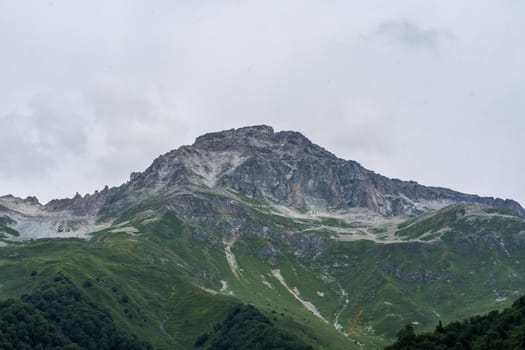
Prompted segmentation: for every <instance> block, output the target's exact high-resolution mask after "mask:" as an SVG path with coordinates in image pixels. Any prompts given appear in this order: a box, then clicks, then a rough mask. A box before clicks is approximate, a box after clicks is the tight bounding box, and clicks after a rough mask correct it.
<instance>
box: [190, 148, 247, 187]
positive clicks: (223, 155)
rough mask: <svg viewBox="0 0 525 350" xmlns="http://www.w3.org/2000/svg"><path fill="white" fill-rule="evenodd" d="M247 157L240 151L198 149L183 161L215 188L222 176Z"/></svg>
mask: <svg viewBox="0 0 525 350" xmlns="http://www.w3.org/2000/svg"><path fill="white" fill-rule="evenodd" d="M246 159H248V157H246V156H243V155H242V154H241V153H240V152H233V151H227V152H213V151H203V150H197V152H195V153H191V154H188V155H187V156H186V157H185V158H184V159H183V162H184V164H185V165H186V166H187V167H188V168H189V169H190V170H191V171H193V172H194V173H195V174H196V175H198V176H199V177H200V178H201V180H202V182H203V183H204V184H205V185H206V186H208V187H210V188H213V187H215V185H216V184H217V181H218V180H219V179H220V178H221V177H222V176H224V175H227V174H230V173H232V172H233V171H234V170H235V169H236V168H237V167H238V166H239V165H241V164H242V163H244V161H245V160H246Z"/></svg>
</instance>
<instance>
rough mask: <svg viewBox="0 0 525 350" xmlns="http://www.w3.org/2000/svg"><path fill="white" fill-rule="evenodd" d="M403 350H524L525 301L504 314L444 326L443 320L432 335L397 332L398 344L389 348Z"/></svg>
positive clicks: (488, 315) (469, 319) (498, 313)
mask: <svg viewBox="0 0 525 350" xmlns="http://www.w3.org/2000/svg"><path fill="white" fill-rule="evenodd" d="M401 349H414V350H417V349H421V350H423V349H428V350H432V349H443V350H444V349H502V350H503V349H509V350H510V349H525V298H524V297H520V298H519V299H518V300H517V301H516V302H514V303H513V304H512V307H511V308H507V309H505V310H503V312H498V310H494V311H492V312H490V313H489V314H487V315H483V316H475V317H471V318H468V319H465V320H464V321H463V322H457V321H456V322H452V323H450V324H448V325H446V326H445V327H443V325H442V324H441V321H440V322H439V323H438V325H437V326H436V329H435V330H434V332H432V333H422V334H418V335H416V334H415V333H414V328H413V327H412V326H411V325H407V326H405V328H403V329H402V330H401V331H400V332H399V333H398V341H397V342H395V343H394V344H392V345H391V346H389V347H387V348H386V350H401Z"/></svg>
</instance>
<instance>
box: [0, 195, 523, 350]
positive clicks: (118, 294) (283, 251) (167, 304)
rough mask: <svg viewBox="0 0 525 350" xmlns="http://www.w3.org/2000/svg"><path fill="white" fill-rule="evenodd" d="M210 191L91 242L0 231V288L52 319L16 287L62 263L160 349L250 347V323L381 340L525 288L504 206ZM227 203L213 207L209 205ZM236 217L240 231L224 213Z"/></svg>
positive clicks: (272, 334)
mask: <svg viewBox="0 0 525 350" xmlns="http://www.w3.org/2000/svg"><path fill="white" fill-rule="evenodd" d="M228 196H229V197H228ZM217 197H220V196H218V195H217V194H216V193H211V192H210V193H207V194H205V197H204V198H205V199H199V200H201V202H198V201H197V200H196V199H195V200H194V199H192V200H194V202H192V203H191V205H192V208H193V209H192V210H193V211H192V213H196V214H195V215H196V216H194V217H190V216H184V215H176V214H175V213H174V212H173V211H171V210H166V209H164V208H165V207H164V206H162V205H160V204H159V205H158V206H157V207H155V206H147V207H144V205H143V207H136V208H134V207H130V208H129V209H128V210H126V211H125V212H123V214H122V215H121V216H120V217H119V218H117V219H115V220H113V222H112V224H111V225H110V226H108V227H105V228H104V229H102V230H100V231H98V232H95V233H93V234H92V235H90V239H88V240H85V239H75V238H69V239H40V240H34V241H29V242H27V241H26V242H21V241H17V240H16V239H6V238H2V239H1V240H2V242H3V245H4V246H3V247H0V275H1V276H2V280H1V281H0V299H1V300H6V299H8V298H15V299H18V300H22V301H23V302H24V303H26V304H24V307H33V308H36V309H37V310H38V312H40V314H39V315H40V316H41V317H43V318H44V320H47V321H49V319H48V318H47V316H46V314H45V312H46V311H45V310H41V309H39V308H38V307H36V306H35V305H34V303H31V302H30V301H31V300H30V299H28V298H27V296H24V295H36V294H35V293H37V294H38V293H39V292H38V291H39V290H41V288H42V285H44V284H46V283H49V281H53V280H54V278H55V277H56V276H57V274H59V275H60V276H66V277H67V281H68V283H70V284H71V286H74V288H76V289H78V290H80V291H81V295H82V298H85V300H87V301H89V303H92V304H93V305H96V307H97V308H98V309H100V310H103V312H104V313H106V314H107V315H108V317H110V318H111V320H112V322H113V324H114V326H115V329H118V330H119V332H122V334H131V335H134V336H136V339H137V341H140V342H145V343H147V344H150V345H151V346H152V347H153V348H155V349H187V348H200V349H208V348H210V349H219V348H221V347H222V348H235V346H238V347H239V348H242V347H243V346H248V347H254V348H257V346H256V345H254V344H253V343H249V342H247V341H249V340H250V339H252V337H248V338H246V337H245V338H242V335H246V334H252V333H250V332H252V331H253V332H254V333H253V334H255V333H258V332H259V331H255V329H258V330H260V332H262V334H266V335H267V337H266V336H265V337H263V338H262V339H261V342H260V344H263V342H264V341H268V342H270V343H271V342H277V341H281V344H288V345H282V346H284V348H286V346H295V347H296V348H298V349H302V348H309V347H311V348H313V349H352V348H355V349H358V348H367V349H377V348H380V347H383V346H385V345H386V344H388V343H389V342H391V341H392V340H393V339H395V337H396V334H397V332H398V330H399V329H400V328H401V327H403V326H404V325H405V324H407V323H409V324H411V325H412V327H413V328H414V329H415V330H416V331H418V332H420V331H430V330H432V329H433V328H434V327H435V325H436V324H437V322H438V320H442V322H444V323H447V322H451V321H453V320H455V319H462V318H464V317H466V316H468V315H472V314H477V313H483V312H488V311H490V310H492V309H499V308H503V307H505V306H508V305H509V304H510V301H511V300H512V299H514V298H516V297H517V296H518V295H521V294H522V293H523V291H525V279H524V273H525V271H524V269H525V267H524V266H523V263H524V262H525V251H524V250H523V249H522V248H523V247H524V246H525V221H524V220H523V219H522V218H520V217H518V216H515V215H513V214H512V213H508V212H500V211H496V212H495V211H493V210H492V209H490V208H487V207H482V206H468V205H455V206H450V207H447V208H444V209H441V210H439V211H434V212H429V213H427V214H424V215H422V216H419V217H417V218H414V219H409V220H401V219H399V218H390V219H389V218H380V217H379V218H378V217H377V216H372V219H370V218H368V217H364V216H363V217H364V219H366V220H368V221H366V222H365V220H364V219H363V220H361V219H360V220H361V221H359V222H358V220H357V219H356V221H355V222H352V221H351V220H350V219H348V218H349V217H348V216H346V217H345V216H335V215H333V216H331V217H321V216H309V215H307V213H301V212H294V213H293V215H292V214H290V213H288V212H285V211H282V212H276V210H275V207H271V205H269V204H268V203H264V202H261V201H256V200H253V199H249V198H242V197H241V196H237V197H235V198H233V199H232V197H231V195H230V194H227V196H226V197H224V195H223V197H220V198H217ZM234 200H235V201H236V203H237V206H236V207H221V208H223V209H221V210H222V212H220V213H217V212H215V213H212V214H213V215H215V216H213V215H211V214H209V213H210V212H211V209H209V208H208V207H206V205H208V204H209V203H214V202H218V201H221V203H223V202H224V203H231V202H233V201H234ZM170 205H173V206H174V207H175V206H177V205H180V206H182V205H189V204H187V202H181V203H173V204H170ZM209 205H211V204H209ZM199 210H201V211H202V213H200V211H199ZM358 214H359V215H368V214H366V213H365V214H361V212H359V213H358ZM352 215H357V214H352ZM218 218H221V220H222V221H220V220H219V219H218ZM239 218H242V220H243V221H242V224H243V225H244V226H241V227H242V228H241V229H239V231H238V232H236V233H235V234H234V233H232V232H231V231H229V228H230V227H231V225H233V224H231V225H230V226H228V225H227V224H228V223H232V222H233V223H234V224H235V223H237V222H241V221H239V220H240V219H239ZM236 220H237V221H236ZM374 220H375V221H374ZM225 223H226V224H225ZM27 305H29V306H27ZM31 305H32V306H31ZM241 305H252V306H253V309H252V308H251V307H247V306H241ZM235 310H238V311H235ZM239 310H240V311H239ZM236 312H237V313H236ZM246 315H248V316H249V317H244V316H246ZM40 316H39V317H40ZM228 320H229V321H228ZM232 320H234V322H232ZM49 322H50V321H49ZM46 327H47V326H46ZM49 327H54V329H56V335H57V337H58V338H59V339H62V341H64V342H67V341H68V339H69V340H70V341H72V342H73V343H74V341H73V340H71V338H69V336H68V335H67V334H65V333H63V332H62V331H60V329H61V328H60V325H59V324H58V325H57V324H56V323H52V322H50V325H49ZM236 327H237V328H236ZM61 332H62V333H61ZM237 336H240V337H237ZM225 339H226V340H227V341H226V340H225ZM57 341H58V340H57ZM64 344H66V343H64ZM75 344H78V343H75Z"/></svg>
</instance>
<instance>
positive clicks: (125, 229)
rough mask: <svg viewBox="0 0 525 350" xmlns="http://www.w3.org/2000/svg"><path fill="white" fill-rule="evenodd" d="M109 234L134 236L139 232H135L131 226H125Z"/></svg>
mask: <svg viewBox="0 0 525 350" xmlns="http://www.w3.org/2000/svg"><path fill="white" fill-rule="evenodd" d="M109 232H112V233H129V234H131V235H133V234H136V233H138V232H139V230H137V229H136V228H135V227H132V226H125V227H120V228H115V229H113V230H111V231H109Z"/></svg>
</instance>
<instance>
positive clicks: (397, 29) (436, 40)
mask: <svg viewBox="0 0 525 350" xmlns="http://www.w3.org/2000/svg"><path fill="white" fill-rule="evenodd" d="M365 37H366V38H372V39H374V38H379V39H385V40H387V41H389V42H394V43H399V44H402V45H405V46H407V47H413V48H435V47H437V46H439V45H440V44H441V43H442V42H444V41H448V40H452V39H454V38H455V36H454V35H453V34H452V33H449V32H447V31H442V30H438V29H423V28H421V27H420V26H419V25H418V24H417V23H415V22H413V21H411V20H408V19H406V18H403V19H391V20H385V21H383V22H381V23H380V24H379V25H378V26H377V27H376V28H375V29H373V30H372V31H370V33H369V34H367V35H365Z"/></svg>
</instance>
